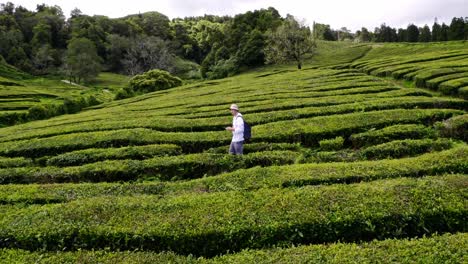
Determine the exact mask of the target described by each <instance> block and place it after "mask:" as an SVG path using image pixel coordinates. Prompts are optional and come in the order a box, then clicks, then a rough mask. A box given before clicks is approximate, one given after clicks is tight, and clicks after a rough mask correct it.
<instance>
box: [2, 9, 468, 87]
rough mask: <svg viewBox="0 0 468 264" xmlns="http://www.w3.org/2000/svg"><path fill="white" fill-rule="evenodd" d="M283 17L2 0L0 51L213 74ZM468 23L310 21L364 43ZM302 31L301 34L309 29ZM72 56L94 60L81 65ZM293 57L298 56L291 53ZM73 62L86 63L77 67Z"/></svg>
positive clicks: (259, 54)
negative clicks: (97, 10)
mask: <svg viewBox="0 0 468 264" xmlns="http://www.w3.org/2000/svg"><path fill="white" fill-rule="evenodd" d="M288 20H290V19H288V18H286V19H285V18H282V17H281V16H280V15H279V13H278V11H277V10H276V9H274V8H273V7H269V8H268V9H260V10H255V11H248V12H246V13H244V14H238V15H236V16H234V17H229V16H224V17H219V16H212V15H205V16H203V17H186V18H183V19H182V18H175V19H173V20H172V21H171V20H169V18H168V17H167V16H165V15H164V14H161V13H158V12H146V13H142V14H132V15H128V16H125V17H121V18H115V19H111V18H108V17H106V16H100V15H95V16H89V15H86V14H83V13H82V12H81V11H80V10H79V9H75V10H73V11H72V12H71V14H70V16H69V18H68V19H67V18H66V17H65V15H64V14H63V12H62V9H61V8H60V6H48V5H45V4H41V5H37V8H36V10H35V11H31V10H27V9H26V8H24V7H22V6H15V4H14V3H11V2H7V3H4V4H1V5H0V56H2V57H3V58H4V59H5V60H6V61H7V62H8V63H9V64H11V65H14V66H15V67H18V68H20V69H22V70H24V71H27V72H29V73H33V74H50V73H63V72H64V73H67V74H68V75H69V76H71V77H72V78H75V80H76V81H81V80H83V79H92V78H93V77H95V76H96V75H95V73H96V72H97V71H99V69H100V66H101V65H99V62H103V65H102V69H104V70H107V71H111V72H116V73H117V72H118V73H125V74H129V75H135V74H141V73H143V72H146V71H149V70H152V69H161V70H165V71H169V72H170V73H171V74H177V75H178V76H183V77H184V78H200V77H203V78H211V79H215V78H222V77H226V76H231V75H233V74H236V73H238V72H240V71H242V70H244V69H246V68H250V67H256V66H260V65H264V64H265V62H266V59H267V58H266V57H265V54H264V50H265V49H266V48H268V40H267V38H268V34H269V33H268V32H274V31H276V29H277V28H278V27H280V26H282V27H288V24H290V21H289V22H288ZM467 25H468V21H467V20H466V19H464V18H453V19H452V21H451V23H450V25H446V24H445V23H442V25H440V24H438V22H437V21H436V22H434V25H433V26H432V31H431V29H430V28H429V27H428V26H427V25H426V26H424V27H422V28H418V27H416V26H415V25H413V24H410V25H408V27H407V28H406V29H398V30H397V29H393V28H391V27H389V26H386V25H385V24H382V25H381V26H380V27H377V28H375V30H374V31H373V32H371V31H369V30H368V29H366V28H362V29H361V30H358V31H357V32H356V33H351V32H350V30H348V29H346V27H343V28H341V29H337V30H333V29H331V28H330V26H329V25H325V24H320V23H314V25H313V27H312V31H313V33H312V36H313V38H314V39H316V40H358V41H363V42H367V41H377V42H396V41H398V42H418V41H419V42H428V41H447V40H463V39H467V36H468V30H467ZM307 31H308V32H307V33H305V35H311V32H310V31H309V30H307ZM291 33H292V31H290V32H289V34H291ZM270 35H271V33H270ZM302 35H304V34H302V33H300V34H299V35H298V37H299V38H302V37H303V36H302ZM295 38H296V39H297V37H295ZM78 39H79V40H80V42H81V43H83V44H84V42H85V41H89V42H90V43H92V44H91V45H90V44H86V45H87V47H86V48H85V50H86V52H84V53H83V52H81V51H79V53H77V47H75V46H73V45H72V46H71V47H70V46H68V47H67V45H69V43H70V44H71V43H73V42H74V41H76V40H78ZM270 42H271V41H270ZM276 46H277V45H276ZM308 46H310V45H308ZM289 49H290V47H289V46H288V47H283V50H282V53H284V52H290V53H291V51H289ZM267 50H268V49H267ZM301 51H302V52H307V51H308V49H302V50H301ZM96 53H97V55H96ZM292 53H296V54H297V52H292ZM78 55H80V56H81V57H87V58H85V59H84V60H85V61H86V60H92V63H86V62H85V61H82V63H81V64H80V63H79V62H77V57H79V56H78ZM96 56H99V58H100V59H97V58H96ZM287 57H288V58H291V57H290V56H287ZM293 60H296V61H297V60H298V59H297V56H296V58H293ZM270 61H272V60H271V56H270ZM298 62H299V61H298ZM78 65H82V66H81V67H84V68H87V69H76V66H78ZM83 74H85V75H84V76H83Z"/></svg>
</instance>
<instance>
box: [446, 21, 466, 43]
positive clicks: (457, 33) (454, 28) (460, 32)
mask: <svg viewBox="0 0 468 264" xmlns="http://www.w3.org/2000/svg"><path fill="white" fill-rule="evenodd" d="M464 38H465V20H464V19H463V18H462V17H460V18H456V17H454V18H453V19H452V23H450V29H449V32H448V40H462V39H464Z"/></svg>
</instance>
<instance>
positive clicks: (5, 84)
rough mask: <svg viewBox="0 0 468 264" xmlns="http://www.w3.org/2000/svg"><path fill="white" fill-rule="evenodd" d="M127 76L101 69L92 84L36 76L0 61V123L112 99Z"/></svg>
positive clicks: (41, 117)
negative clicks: (105, 71)
mask: <svg viewBox="0 0 468 264" xmlns="http://www.w3.org/2000/svg"><path fill="white" fill-rule="evenodd" d="M128 79H129V78H128V77H126V76H123V75H118V74H112V73H101V74H100V75H99V76H98V77H97V78H96V80H95V81H94V82H93V83H91V84H90V85H89V86H82V85H76V84H71V83H70V82H68V81H67V80H61V79H60V78H47V77H33V76H30V75H27V74H25V73H22V72H20V71H18V70H16V69H15V68H13V67H11V66H8V65H5V64H4V63H2V62H0V127H5V126H10V125H15V124H20V123H24V122H28V121H31V120H37V119H45V118H49V117H53V116H57V115H62V114H70V113H75V112H78V111H81V110H82V109H83V108H86V107H89V106H93V105H96V104H100V103H102V102H109V101H112V100H113V99H114V97H115V94H116V93H117V91H118V89H120V88H121V87H122V86H123V85H125V84H126V83H127V81H128Z"/></svg>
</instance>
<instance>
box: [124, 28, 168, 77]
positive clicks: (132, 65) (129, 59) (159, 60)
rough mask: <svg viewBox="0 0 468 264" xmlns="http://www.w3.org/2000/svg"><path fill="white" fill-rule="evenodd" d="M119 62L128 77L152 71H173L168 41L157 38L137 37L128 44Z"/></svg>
mask: <svg viewBox="0 0 468 264" xmlns="http://www.w3.org/2000/svg"><path fill="white" fill-rule="evenodd" d="M125 53H126V55H125V56H124V58H123V60H122V61H121V63H122V65H123V67H124V69H125V71H126V72H127V73H128V74H130V75H135V74H140V73H143V72H146V71H149V70H152V69H161V70H166V71H168V72H173V71H174V55H173V54H172V53H171V51H170V50H169V43H168V41H165V40H162V39H160V38H158V37H139V38H136V39H134V40H133V41H131V42H130V45H129V47H128V48H127V49H126V50H125Z"/></svg>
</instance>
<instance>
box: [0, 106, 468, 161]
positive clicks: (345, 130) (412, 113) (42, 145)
mask: <svg viewBox="0 0 468 264" xmlns="http://www.w3.org/2000/svg"><path fill="white" fill-rule="evenodd" d="M463 113H464V112H463V111H461V110H453V109H408V110H404V109H396V110H382V111H375V112H362V113H361V112H358V113H351V114H343V115H332V116H324V117H315V118H309V119H297V120H289V121H279V122H273V123H269V124H264V125H257V126H254V127H253V128H252V134H253V138H252V140H253V141H254V142H261V141H267V142H286V143H298V142H300V143H303V144H305V145H309V146H310V145H314V144H315V145H316V144H318V141H320V140H321V139H327V138H330V137H332V136H336V135H343V136H344V137H347V135H351V134H353V133H356V132H362V131H363V130H366V129H370V128H380V127H385V126H388V125H392V124H398V123H400V124H401V123H415V122H417V123H433V122H435V121H439V120H444V119H448V118H449V117H451V116H453V115H458V114H463ZM230 138H231V135H230V133H227V132H226V131H218V132H194V133H174V132H167V133H166V132H159V131H153V130H150V129H126V130H113V131H104V132H90V133H75V134H67V135H59V136H53V137H49V138H39V139H31V140H22V141H11V142H2V143H0V155H2V156H7V157H15V156H24V157H41V156H48V155H58V154H60V153H64V152H69V151H73V150H80V149H86V148H90V147H95V148H96V147H98V148H103V147H120V146H128V145H147V144H176V145H179V146H180V147H182V149H183V152H184V153H190V152H200V151H202V150H204V149H209V148H212V147H218V146H222V145H227V144H229V142H230Z"/></svg>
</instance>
